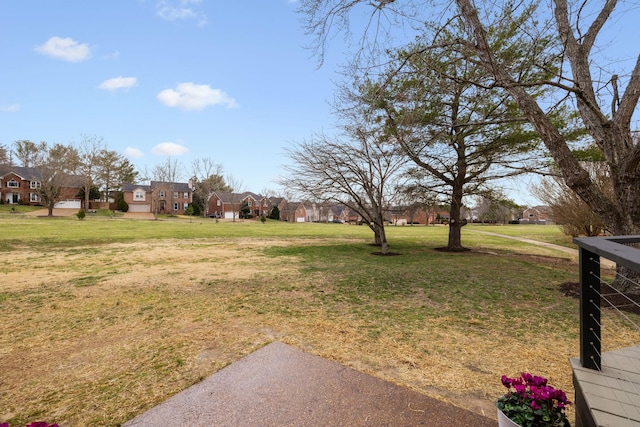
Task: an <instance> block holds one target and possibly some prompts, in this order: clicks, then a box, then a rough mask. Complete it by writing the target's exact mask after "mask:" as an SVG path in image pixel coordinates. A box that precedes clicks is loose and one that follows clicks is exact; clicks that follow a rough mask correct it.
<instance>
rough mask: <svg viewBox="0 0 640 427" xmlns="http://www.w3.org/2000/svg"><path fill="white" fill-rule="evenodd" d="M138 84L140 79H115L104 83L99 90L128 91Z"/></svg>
mask: <svg viewBox="0 0 640 427" xmlns="http://www.w3.org/2000/svg"><path fill="white" fill-rule="evenodd" d="M137 84H138V79H136V78H135V77H114V78H112V79H107V80H105V81H103V82H102V83H101V84H100V86H98V89H105V90H110V91H112V92H113V91H115V90H118V89H124V90H125V91H126V90H127V89H129V88H130V87H133V86H136V85H137Z"/></svg>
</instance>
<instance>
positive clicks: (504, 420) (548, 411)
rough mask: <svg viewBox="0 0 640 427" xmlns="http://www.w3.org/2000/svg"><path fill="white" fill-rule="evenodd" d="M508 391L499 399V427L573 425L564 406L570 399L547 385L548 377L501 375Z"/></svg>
mask: <svg viewBox="0 0 640 427" xmlns="http://www.w3.org/2000/svg"><path fill="white" fill-rule="evenodd" d="M502 384H503V385H504V386H505V387H506V388H507V389H508V390H509V391H508V392H507V393H506V394H505V395H504V396H501V397H500V398H499V399H498V401H497V402H496V406H497V407H498V425H499V426H500V427H511V426H520V427H570V426H571V424H570V423H569V420H568V419H567V416H566V414H565V413H564V409H565V407H566V406H567V405H569V404H570V403H571V402H569V401H568V400H567V395H566V394H565V393H564V391H562V390H559V389H555V388H553V387H551V386H549V385H547V379H546V378H543V377H537V376H533V375H531V374H528V373H522V374H521V376H520V378H507V377H506V376H505V375H503V376H502Z"/></svg>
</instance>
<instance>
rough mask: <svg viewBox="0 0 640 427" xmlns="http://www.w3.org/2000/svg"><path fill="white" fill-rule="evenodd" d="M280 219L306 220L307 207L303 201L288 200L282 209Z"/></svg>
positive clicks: (291, 220)
mask: <svg viewBox="0 0 640 427" xmlns="http://www.w3.org/2000/svg"><path fill="white" fill-rule="evenodd" d="M280 220H282V221H288V222H306V221H307V209H306V207H305V206H304V203H302V202H287V203H285V204H284V205H283V207H282V209H280Z"/></svg>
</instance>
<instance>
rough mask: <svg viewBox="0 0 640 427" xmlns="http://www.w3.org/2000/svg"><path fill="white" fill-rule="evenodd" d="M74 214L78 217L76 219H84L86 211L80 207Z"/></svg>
mask: <svg viewBox="0 0 640 427" xmlns="http://www.w3.org/2000/svg"><path fill="white" fill-rule="evenodd" d="M76 216H77V217H78V219H80V220H82V219H84V217H85V216H87V213H86V212H85V211H84V209H82V208H81V209H80V210H79V211H78V213H77V214H76Z"/></svg>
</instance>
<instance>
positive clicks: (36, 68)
mask: <svg viewBox="0 0 640 427" xmlns="http://www.w3.org/2000/svg"><path fill="white" fill-rule="evenodd" d="M297 7H298V3H297V1H296V0H235V1H228V0H227V1H222V0H111V1H86V0H85V1H81V0H55V1H50V0H2V2H1V3H0V64H2V66H0V144H5V145H8V146H10V145H11V144H12V143H13V142H14V141H16V140H19V139H29V140H32V141H34V142H39V141H47V142H49V143H65V144H67V143H73V142H76V141H79V140H80V139H81V137H82V135H90V136H94V135H95V136H97V137H100V138H103V139H104V142H105V144H106V145H107V147H108V148H110V149H112V150H115V151H117V152H119V153H121V154H124V155H125V156H126V157H127V158H128V159H129V160H130V161H131V162H132V163H133V164H134V165H136V167H138V168H139V169H140V170H143V169H144V168H145V167H146V168H147V169H149V170H150V169H152V168H153V166H154V165H158V164H161V163H163V162H164V161H165V160H166V158H167V157H168V156H170V157H172V158H173V159H175V160H178V161H179V162H180V163H181V164H182V165H184V166H185V171H186V169H188V168H189V166H190V164H191V162H192V161H193V159H196V158H205V157H207V158H211V159H212V160H213V161H214V162H216V163H220V164H221V165H222V166H223V168H224V172H225V174H226V175H231V176H233V177H234V178H235V179H236V180H238V181H240V182H241V183H242V188H240V189H242V190H250V191H254V192H261V191H262V190H264V189H266V188H270V189H276V190H277V189H279V187H278V184H277V183H276V181H277V179H278V177H280V176H281V175H282V174H283V170H282V165H283V164H285V163H287V162H288V159H287V157H286V155H285V149H286V147H287V146H289V145H290V144H291V143H293V142H301V141H303V140H305V139H308V138H309V137H311V135H312V134H313V133H314V132H329V133H331V132H332V131H333V130H334V123H335V118H334V117H333V116H332V115H331V107H330V105H329V102H330V101H331V100H332V98H333V94H334V90H335V85H334V82H336V81H338V80H339V79H340V76H339V74H338V73H337V72H336V71H337V70H338V67H339V65H340V64H344V63H345V62H346V60H347V57H346V56H344V52H346V51H347V50H348V49H347V47H346V46H345V45H344V43H342V41H343V39H342V36H341V35H338V36H336V37H333V38H331V39H330V40H329V43H328V45H327V57H326V58H325V59H326V61H325V63H324V65H323V66H322V67H321V68H319V69H318V67H317V65H318V61H317V58H315V57H312V52H311V51H309V50H307V49H305V48H304V46H306V45H309V44H310V42H311V41H312V40H311V38H310V37H309V36H306V35H305V34H304V31H303V28H302V22H301V16H300V15H299V14H298V13H296V8H297ZM625 8H626V10H624V13H622V14H621V16H620V17H618V18H616V19H615V20H614V21H613V23H612V25H611V26H610V27H609V29H608V32H607V34H606V35H607V40H605V41H603V42H602V44H601V46H602V48H603V49H602V50H601V51H600V55H602V57H604V58H605V61H604V62H606V63H609V64H613V68H618V67H619V68H620V70H619V72H621V77H622V79H625V78H628V74H627V75H625V72H627V73H628V71H629V70H630V66H629V61H631V62H633V61H634V60H635V57H636V55H637V54H638V49H636V48H635V46H636V43H635V42H634V43H629V41H630V40H637V38H638V26H637V18H638V15H639V10H640V9H639V8H638V7H637V6H634V5H631V4H630V3H628V4H627V3H625ZM359 34H360V32H359V29H358V28H356V29H355V30H354V37H357V36H358V35H359ZM630 47H633V48H632V49H630ZM621 56H622V57H623V58H624V59H625V61H623V62H616V61H617V59H616V58H620V57H621ZM616 71H618V70H616ZM184 179H185V180H186V179H187V176H186V174H185V177H184ZM530 181H531V178H530V177H525V178H523V179H521V180H519V181H518V182H515V183H511V184H508V185H509V186H510V188H509V189H508V195H509V196H510V197H512V198H513V199H514V200H515V201H516V202H518V203H529V204H535V203H536V201H535V200H534V199H532V198H531V196H530V195H529V194H528V191H526V187H527V186H528V185H529V182H530Z"/></svg>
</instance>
